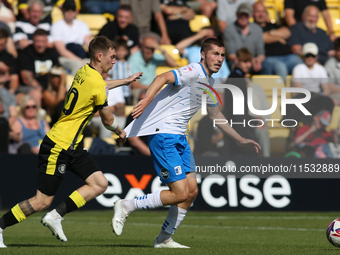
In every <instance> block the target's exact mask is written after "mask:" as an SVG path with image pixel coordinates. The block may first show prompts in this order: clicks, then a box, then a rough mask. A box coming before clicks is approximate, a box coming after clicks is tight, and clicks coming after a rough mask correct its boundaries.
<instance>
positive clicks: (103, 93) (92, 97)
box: [47, 64, 108, 150]
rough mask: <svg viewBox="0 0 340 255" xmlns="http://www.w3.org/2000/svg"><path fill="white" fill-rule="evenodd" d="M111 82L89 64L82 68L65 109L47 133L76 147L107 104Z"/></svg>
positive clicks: (73, 84) (51, 137)
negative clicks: (108, 86) (84, 132)
mask: <svg viewBox="0 0 340 255" xmlns="http://www.w3.org/2000/svg"><path fill="white" fill-rule="evenodd" d="M107 93H108V90H107V85H106V83H105V81H104V80H103V77H102V76H101V75H100V73H99V72H98V71H97V70H95V69H94V68H93V67H91V66H90V65H89V64H87V65H85V66H83V67H82V68H80V69H79V70H78V72H77V74H76V75H75V77H74V79H73V83H72V87H71V88H70V89H69V91H68V92H67V95H66V98H65V104H64V109H63V111H62V113H61V116H60V118H59V120H58V121H57V123H55V124H54V125H53V127H52V129H51V130H50V131H49V132H48V133H47V136H48V137H49V138H50V139H51V140H52V141H53V142H55V143H56V144H58V145H59V146H60V147H62V148H63V149H64V150H68V149H69V148H70V149H71V150H75V149H76V148H77V146H78V144H79V143H80V142H81V140H82V139H83V130H84V128H85V126H86V125H87V124H88V123H89V122H90V120H91V119H92V117H93V115H94V114H95V113H96V112H97V111H98V110H99V109H102V108H103V107H105V106H107Z"/></svg>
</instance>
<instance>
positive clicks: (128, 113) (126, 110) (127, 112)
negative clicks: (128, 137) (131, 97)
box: [125, 105, 133, 117]
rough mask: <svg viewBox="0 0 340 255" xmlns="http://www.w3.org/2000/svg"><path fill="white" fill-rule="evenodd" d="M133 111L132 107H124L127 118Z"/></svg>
mask: <svg viewBox="0 0 340 255" xmlns="http://www.w3.org/2000/svg"><path fill="white" fill-rule="evenodd" d="M132 110H133V105H125V116H126V117H127V116H129V115H130V113H131V112H132Z"/></svg>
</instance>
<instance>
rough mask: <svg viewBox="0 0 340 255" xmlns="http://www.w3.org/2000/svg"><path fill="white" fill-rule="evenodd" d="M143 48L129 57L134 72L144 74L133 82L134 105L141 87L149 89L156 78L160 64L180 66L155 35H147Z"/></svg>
mask: <svg viewBox="0 0 340 255" xmlns="http://www.w3.org/2000/svg"><path fill="white" fill-rule="evenodd" d="M141 48H142V50H141V51H138V52H136V53H135V54H133V55H132V56H130V57H129V62H130V63H131V65H132V73H136V72H143V76H142V77H141V78H140V79H139V80H137V81H134V82H132V83H131V93H132V97H133V102H132V104H133V105H135V104H136V103H137V99H138V96H139V93H140V89H147V88H148V87H149V85H150V84H151V82H152V81H153V79H154V78H155V75H156V68H157V67H158V66H165V65H166V66H171V67H176V66H178V65H177V63H176V61H175V60H174V59H173V58H172V57H171V56H170V55H169V54H168V53H167V52H166V51H165V50H163V49H162V48H161V47H160V45H159V44H158V42H157V41H156V40H155V39H154V38H153V37H145V38H144V39H143V42H142V44H141ZM156 49H157V50H159V51H160V52H161V53H162V55H161V54H158V53H154V51H155V50H156Z"/></svg>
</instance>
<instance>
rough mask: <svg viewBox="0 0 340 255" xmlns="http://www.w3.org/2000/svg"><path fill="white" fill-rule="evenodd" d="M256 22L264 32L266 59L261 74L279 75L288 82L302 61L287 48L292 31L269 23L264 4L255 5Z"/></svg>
mask: <svg viewBox="0 0 340 255" xmlns="http://www.w3.org/2000/svg"><path fill="white" fill-rule="evenodd" d="M253 11H254V21H255V23H256V24H258V25H259V26H260V27H262V30H263V41H264V43H265V51H266V59H265V60H264V61H263V62H262V69H261V71H260V73H261V74H277V75H280V76H281V77H282V79H283V80H284V81H286V77H287V75H289V74H291V73H292V71H293V68H294V67H295V66H296V65H297V64H301V63H302V59H301V58H300V57H299V56H298V55H296V54H293V53H292V52H291V51H290V49H289V47H288V46H287V39H288V38H289V37H290V30H289V29H288V28H287V27H284V26H280V25H278V24H272V23H270V22H267V20H268V13H267V11H266V7H265V6H264V4H263V2H257V3H255V4H254V5H253Z"/></svg>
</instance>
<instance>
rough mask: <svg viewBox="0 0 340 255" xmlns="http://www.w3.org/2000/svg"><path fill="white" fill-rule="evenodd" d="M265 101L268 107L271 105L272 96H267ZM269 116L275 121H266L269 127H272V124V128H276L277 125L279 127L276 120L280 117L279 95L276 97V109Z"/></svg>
mask: <svg viewBox="0 0 340 255" xmlns="http://www.w3.org/2000/svg"><path fill="white" fill-rule="evenodd" d="M267 101H268V103H269V107H271V106H272V103H273V98H272V97H267ZM270 118H271V119H275V121H273V124H272V123H271V122H269V123H268V126H269V127H270V128H272V126H273V127H274V128H277V127H281V124H280V122H279V121H278V120H281V119H282V115H281V97H278V98H277V106H276V109H275V111H274V112H273V113H272V114H271V115H270Z"/></svg>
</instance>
